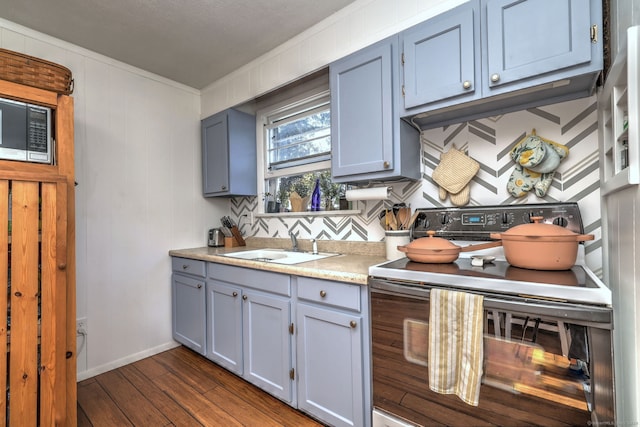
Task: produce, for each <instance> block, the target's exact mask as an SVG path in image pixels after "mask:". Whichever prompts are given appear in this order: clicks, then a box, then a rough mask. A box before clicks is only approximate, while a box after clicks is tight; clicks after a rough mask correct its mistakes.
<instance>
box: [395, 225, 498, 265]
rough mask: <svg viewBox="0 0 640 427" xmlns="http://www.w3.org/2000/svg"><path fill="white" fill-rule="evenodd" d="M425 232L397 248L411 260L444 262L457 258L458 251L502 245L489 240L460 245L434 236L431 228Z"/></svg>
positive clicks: (428, 262) (432, 262) (434, 262)
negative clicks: (424, 234) (425, 235)
mask: <svg viewBox="0 0 640 427" xmlns="http://www.w3.org/2000/svg"><path fill="white" fill-rule="evenodd" d="M427 234H428V235H429V237H421V238H419V239H415V240H414V241H413V242H411V243H409V244H408V245H404V246H398V250H399V251H400V252H404V253H405V254H407V258H409V259H410V260H411V261H415V262H422V263H427V264H444V263H449V262H454V261H455V260H457V259H458V255H459V254H460V252H469V251H477V250H480V249H487V248H495V247H498V246H500V245H502V242H489V243H481V244H478V245H469V246H465V247H461V246H458V245H456V244H454V243H452V242H450V241H449V240H447V239H443V238H441V237H434V236H435V234H436V233H435V231H433V230H430V231H427Z"/></svg>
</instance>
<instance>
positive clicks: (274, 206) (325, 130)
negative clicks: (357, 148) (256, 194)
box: [258, 89, 348, 213]
mask: <svg viewBox="0 0 640 427" xmlns="http://www.w3.org/2000/svg"><path fill="white" fill-rule="evenodd" d="M329 101H330V98H329V91H328V90H326V89H324V90H318V89H316V90H314V91H311V92H306V93H304V94H302V95H299V96H297V97H295V98H293V99H288V100H285V101H282V102H281V103H279V104H277V105H274V106H272V107H268V108H266V109H264V110H262V111H260V112H259V113H258V120H259V122H260V123H262V127H263V129H262V132H261V135H260V137H259V138H258V143H259V146H260V151H261V152H262V158H263V162H262V163H263V165H264V166H263V171H262V172H263V181H264V184H263V185H264V187H263V192H262V195H263V201H264V204H263V207H262V209H263V210H262V212H266V213H283V212H306V211H308V210H309V205H310V199H311V196H312V193H313V191H314V188H315V186H316V184H318V185H319V188H320V195H321V196H320V199H321V204H320V210H321V211H332V210H340V209H348V205H347V204H346V203H345V201H344V200H343V201H342V203H341V202H340V200H341V198H342V199H343V198H344V193H345V191H346V185H344V184H334V183H333V182H332V181H331V109H330V103H329Z"/></svg>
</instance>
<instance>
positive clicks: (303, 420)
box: [78, 347, 322, 427]
mask: <svg viewBox="0 0 640 427" xmlns="http://www.w3.org/2000/svg"><path fill="white" fill-rule="evenodd" d="M78 426H79V427H83V426H95V427H101V426H109V427H112V426H153V427H155V426H180V427H182V426H296V427H298V426H309V427H316V426H322V424H319V423H318V422H316V421H314V420H313V419H311V418H309V417H307V416H305V415H304V414H302V413H301V412H298V411H296V410H295V409H293V408H291V407H290V406H288V405H286V404H284V403H283V402H281V401H280V400H278V399H276V398H275V397H273V396H271V395H269V394H267V393H264V392H262V391H261V390H259V389H258V388H256V387H254V386H253V385H251V384H249V383H247V382H246V381H244V380H242V379H241V378H239V377H237V376H235V375H233V374H231V373H230V372H228V371H226V370H225V369H222V368H220V367H219V366H218V365H216V364H214V363H212V362H210V361H208V360H207V359H205V358H204V357H202V356H200V355H198V354H196V353H194V352H192V351H191V350H189V349H187V348H185V347H177V348H175V349H172V350H169V351H166V352H163V353H160V354H157V355H155V356H152V357H149V358H146V359H143V360H141V361H139V362H136V363H133V364H130V365H127V366H124V367H122V368H119V369H115V370H113V371H110V372H106V373H104V374H101V375H98V376H96V377H93V378H90V379H88V380H85V381H82V382H80V383H78Z"/></svg>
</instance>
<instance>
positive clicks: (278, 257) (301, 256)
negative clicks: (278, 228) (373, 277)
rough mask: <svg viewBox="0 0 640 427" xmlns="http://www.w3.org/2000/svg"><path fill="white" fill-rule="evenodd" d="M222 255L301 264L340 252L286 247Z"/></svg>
mask: <svg viewBox="0 0 640 427" xmlns="http://www.w3.org/2000/svg"><path fill="white" fill-rule="evenodd" d="M222 255H223V256H227V257H231V258H239V259H246V260H250V261H263V262H271V263H274V264H299V263H301V262H308V261H315V260H318V259H322V258H328V257H332V256H336V255H339V254H334V253H327V252H320V253H317V254H313V253H311V252H294V251H285V250H284V249H254V250H250V251H243V252H233V253H229V254H222Z"/></svg>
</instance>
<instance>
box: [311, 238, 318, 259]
mask: <svg viewBox="0 0 640 427" xmlns="http://www.w3.org/2000/svg"><path fill="white" fill-rule="evenodd" d="M311 253H312V254H314V255H318V242H317V241H316V239H311Z"/></svg>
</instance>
